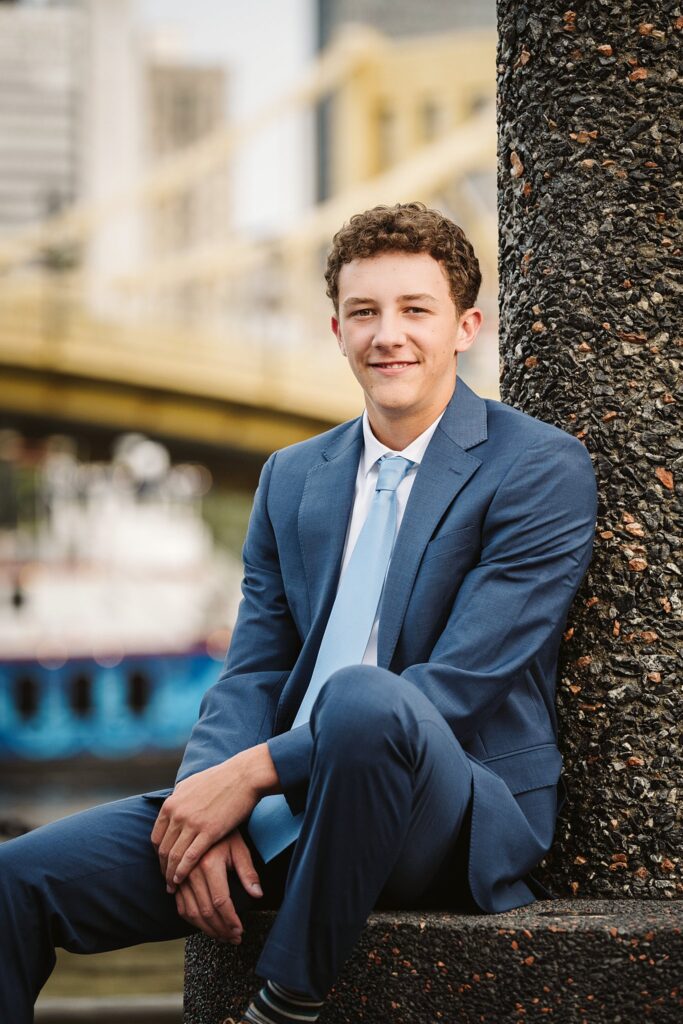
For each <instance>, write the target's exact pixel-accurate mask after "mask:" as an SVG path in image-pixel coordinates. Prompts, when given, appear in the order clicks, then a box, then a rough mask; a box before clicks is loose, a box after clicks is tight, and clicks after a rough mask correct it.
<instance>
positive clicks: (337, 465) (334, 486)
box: [298, 418, 363, 622]
mask: <svg viewBox="0 0 683 1024" xmlns="http://www.w3.org/2000/svg"><path fill="white" fill-rule="evenodd" d="M362 445H363V429H362V421H361V419H360V418H359V419H357V420H354V421H353V422H352V423H351V424H350V425H349V428H348V430H346V431H344V433H343V434H342V435H341V436H340V437H338V438H336V439H335V440H334V441H333V442H332V444H331V445H330V446H329V448H327V449H326V450H325V451H324V452H323V455H322V460H321V461H320V462H319V463H317V464H316V465H315V466H313V467H312V468H311V469H310V470H309V471H308V475H307V477H306V485H305V487H304V492H303V495H302V498H301V504H300V506H299V523H298V526H299V543H300V545H301V554H302V558H303V563H304V571H305V574H306V583H307V586H308V597H309V604H310V609H311V622H314V621H315V620H316V618H317V617H318V616H319V615H320V614H321V613H323V614H324V620H323V621H326V620H327V616H328V615H329V611H330V609H331V607H332V602H333V601H334V595H335V593H336V585H337V580H338V578H339V569H340V566H341V558H342V553H343V550H344V541H345V540H346V531H347V528H348V524H349V519H350V517H351V511H352V508H353V499H354V493H355V484H356V474H357V472H358V461H359V459H360V453H361V449H362Z"/></svg>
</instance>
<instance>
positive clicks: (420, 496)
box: [377, 380, 487, 668]
mask: <svg viewBox="0 0 683 1024" xmlns="http://www.w3.org/2000/svg"><path fill="white" fill-rule="evenodd" d="M486 437H487V431H486V406H485V404H484V402H483V401H482V399H480V398H479V397H478V396H477V395H475V394H474V392H473V391H471V390H470V389H469V388H468V387H467V385H466V384H464V383H463V381H461V380H458V383H457V387H456V390H455V393H454V395H453V398H452V399H451V401H450V403H449V405H448V406H447V408H446V411H445V412H444V414H443V417H442V418H441V422H440V423H439V426H438V427H437V428H436V430H435V432H434V436H433V437H432V440H431V441H430V443H429V446H428V448H427V451H426V452H425V455H424V458H423V460H422V462H421V464H420V468H419V469H418V471H417V475H416V477H415V482H414V484H413V487H412V490H411V492H410V497H409V499H408V504H407V505H406V509H405V513H404V515H403V521H402V522H401V528H400V530H399V533H398V536H397V538H396V545H395V547H394V551H393V555H392V558H391V564H390V566H389V572H388V574H387V580H386V585H385V588H384V595H383V598H382V608H381V615H380V626H379V637H378V652H377V655H378V656H377V663H378V664H379V665H380V666H383V667H385V668H386V667H388V666H389V665H390V663H391V659H392V657H393V653H394V650H395V648H396V643H397V641H398V637H399V634H400V631H401V626H402V624H403V619H404V616H405V613H406V608H407V607H408V601H409V599H410V595H411V593H412V589H413V584H414V581H415V577H416V575H417V570H418V568H419V565H420V561H421V559H422V555H423V553H424V549H425V547H426V545H427V543H428V541H429V539H430V538H431V536H432V534H433V533H434V530H435V529H436V527H437V525H438V523H439V520H440V519H441V518H442V516H443V515H444V513H445V512H446V510H447V509H448V507H449V506H450V504H451V503H452V502H453V500H454V499H455V497H456V495H457V494H458V492H459V491H460V490H461V489H462V488H463V487H464V486H465V484H466V483H467V481H468V480H469V479H470V477H471V476H472V474H473V473H475V472H476V470H477V469H478V468H479V466H480V465H481V460H480V459H478V458H476V456H474V455H470V454H469V453H468V452H467V450H466V449H468V448H472V447H474V446H475V445H477V444H479V443H481V442H482V441H485V440H486Z"/></svg>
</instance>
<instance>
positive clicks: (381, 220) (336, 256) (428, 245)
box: [325, 202, 481, 313]
mask: <svg viewBox="0 0 683 1024" xmlns="http://www.w3.org/2000/svg"><path fill="white" fill-rule="evenodd" d="M381 252H427V253H429V255H430V256H432V257H433V258H434V259H435V260H438V262H439V263H440V264H441V266H442V267H443V269H444V271H445V273H446V277H447V278H448V282H449V286H450V292H451V297H452V299H453V302H454V303H455V308H456V309H457V310H458V312H459V313H462V312H463V311H464V310H466V309H469V308H470V306H473V305H474V303H475V302H476V301H477V295H478V293H479V287H480V285H481V271H480V269H479V260H478V259H477V257H476V256H475V254H474V249H473V248H472V245H471V243H470V242H469V240H468V239H467V237H466V235H465V232H464V231H463V230H462V228H461V227H458V225H457V224H455V223H454V222H453V221H452V220H448V218H447V217H444V216H443V214H441V213H439V212H438V210H431V209H429V207H427V206H425V204H424V203H418V202H414V203H396V205H395V206H375V207H373V208H372V210H366V211H365V213H356V214H354V216H353V217H352V218H351V220H350V221H349V222H348V224H344V225H343V227H341V228H340V229H339V231H338V232H337V233H336V235H335V236H334V238H333V239H332V249H331V250H330V253H329V255H328V257H327V267H326V269H325V280H326V281H327V294H328V295H329V297H330V298H331V299H332V303H333V305H334V308H335V312H338V311H339V272H340V270H341V268H342V266H343V265H344V264H345V263H350V262H351V260H355V259H366V258H367V257H369V256H375V255H377V253H381Z"/></svg>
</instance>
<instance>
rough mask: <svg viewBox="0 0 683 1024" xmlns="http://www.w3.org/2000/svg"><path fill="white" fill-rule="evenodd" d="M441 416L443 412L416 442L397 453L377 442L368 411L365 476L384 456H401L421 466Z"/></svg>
mask: <svg viewBox="0 0 683 1024" xmlns="http://www.w3.org/2000/svg"><path fill="white" fill-rule="evenodd" d="M445 411H446V410H445V409H444V412H445ZM441 416H443V412H442V413H441V415H440V416H437V418H436V419H435V420H434V422H433V423H432V424H430V426H428V427H427V429H426V430H423V431H422V433H421V434H420V435H419V436H418V437H416V438H415V440H414V441H411V442H410V444H409V445H408V447H407V448H404V449H403V451H401V452H396V451H392V449H391V448H387V446H386V445H384V444H382V443H381V441H378V440H377V438H376V437H375V435H374V434H373V432H372V427H371V426H370V421H369V419H368V413H367V410H366V411H365V412H364V413H363V440H364V442H365V443H364V447H363V454H362V455H361V468H362V472H363V476H367V475H368V473H369V472H370V470H371V469H372V467H373V466H374V465H376V463H377V460H378V459H381V457H382V456H383V455H401V456H402V457H403V458H404V459H410V461H411V462H414V463H415V465H416V466H419V465H420V463H421V462H422V460H423V458H424V454H425V452H426V451H427V445H428V444H429V442H430V441H431V439H432V435H433V434H434V431H435V430H436V428H437V427H438V425H439V422H440V420H441Z"/></svg>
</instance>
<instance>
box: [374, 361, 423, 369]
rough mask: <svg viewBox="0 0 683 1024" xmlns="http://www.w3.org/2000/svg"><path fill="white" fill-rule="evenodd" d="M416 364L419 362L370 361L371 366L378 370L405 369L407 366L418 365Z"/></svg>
mask: <svg viewBox="0 0 683 1024" xmlns="http://www.w3.org/2000/svg"><path fill="white" fill-rule="evenodd" d="M416 365H417V364H416V363H414V362H412V363H408V362H403V363H370V366H372V367H374V368H375V369H376V370H404V369H405V368H406V366H416Z"/></svg>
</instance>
